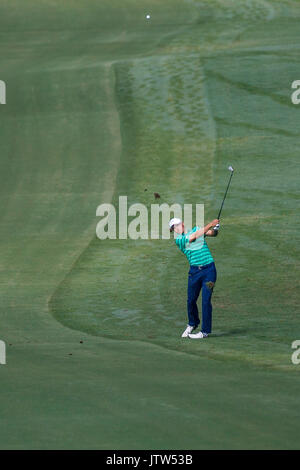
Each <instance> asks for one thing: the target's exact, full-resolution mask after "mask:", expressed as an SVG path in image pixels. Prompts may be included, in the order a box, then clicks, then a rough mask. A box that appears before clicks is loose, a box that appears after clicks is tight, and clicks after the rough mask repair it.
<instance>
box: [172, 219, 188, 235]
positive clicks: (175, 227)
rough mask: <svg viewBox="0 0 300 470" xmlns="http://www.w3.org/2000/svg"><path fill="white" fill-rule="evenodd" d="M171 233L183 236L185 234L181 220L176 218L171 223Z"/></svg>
mask: <svg viewBox="0 0 300 470" xmlns="http://www.w3.org/2000/svg"><path fill="white" fill-rule="evenodd" d="M169 227H170V232H176V233H179V234H182V233H183V232H184V223H183V222H182V220H181V219H178V218H177V217H174V219H171V220H170V222H169Z"/></svg>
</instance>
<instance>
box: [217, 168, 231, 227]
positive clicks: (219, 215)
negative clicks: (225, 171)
mask: <svg viewBox="0 0 300 470" xmlns="http://www.w3.org/2000/svg"><path fill="white" fill-rule="evenodd" d="M232 175H233V171H232V172H231V175H230V178H229V181H228V184H227V188H226V191H225V194H224V197H223V201H222V204H221V207H220V210H219V214H218V217H217V219H220V217H221V212H222V209H223V205H224V201H225V199H226V196H227V192H228V188H229V185H230V182H231V178H232Z"/></svg>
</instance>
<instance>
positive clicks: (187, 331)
mask: <svg viewBox="0 0 300 470" xmlns="http://www.w3.org/2000/svg"><path fill="white" fill-rule="evenodd" d="M195 329H196V327H195V326H190V325H188V326H187V327H186V329H185V330H184V332H183V333H182V335H181V338H187V337H188V336H189V334H190V333H191V332H192V331H194V330H195Z"/></svg>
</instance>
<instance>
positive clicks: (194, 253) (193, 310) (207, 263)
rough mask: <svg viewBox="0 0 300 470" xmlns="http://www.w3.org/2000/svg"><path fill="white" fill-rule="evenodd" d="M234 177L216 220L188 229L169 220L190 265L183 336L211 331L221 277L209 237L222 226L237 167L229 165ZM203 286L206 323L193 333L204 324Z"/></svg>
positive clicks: (194, 336) (214, 234)
mask: <svg viewBox="0 0 300 470" xmlns="http://www.w3.org/2000/svg"><path fill="white" fill-rule="evenodd" d="M228 170H229V171H230V178H229V181H228V184H227V188H226V191H225V195H224V197H223V201H222V204H221V207H220V210H219V214H218V217H217V219H215V220H213V221H212V222H210V223H209V224H207V225H205V227H204V228H199V227H194V228H193V229H192V230H190V231H187V230H186V229H185V227H184V223H183V222H182V220H180V219H177V218H173V219H171V220H170V222H169V227H170V231H171V232H173V231H175V233H176V234H177V237H176V238H175V242H176V245H177V246H178V248H179V249H180V250H181V251H182V252H183V253H184V254H185V255H186V257H187V259H188V261H189V264H190V270H189V277H188V299H187V310H188V325H187V327H186V329H185V330H184V332H183V333H182V335H181V336H182V338H186V337H189V338H206V337H207V336H208V335H209V333H211V324H212V305H211V297H212V293H213V289H214V285H215V282H216V280H217V271H216V267H215V262H214V259H213V257H212V255H211V253H210V251H209V248H208V246H207V243H206V241H205V237H215V236H217V235H218V231H219V228H220V216H221V212H222V209H223V205H224V201H225V199H226V196H227V192H228V189H229V185H230V183H231V179H232V176H233V172H234V169H233V167H232V166H229V167H228ZM201 289H202V324H201V331H199V333H194V334H193V333H192V331H193V330H195V329H196V328H197V327H198V325H199V324H200V320H199V312H198V307H197V300H198V297H199V294H200V291H201Z"/></svg>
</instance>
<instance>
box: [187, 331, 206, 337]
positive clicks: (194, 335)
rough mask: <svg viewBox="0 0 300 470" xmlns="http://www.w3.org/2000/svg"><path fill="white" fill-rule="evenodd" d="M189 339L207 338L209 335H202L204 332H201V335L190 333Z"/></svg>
mask: <svg viewBox="0 0 300 470" xmlns="http://www.w3.org/2000/svg"><path fill="white" fill-rule="evenodd" d="M188 337H189V338H192V339H197V338H207V337H208V334H207V333H202V331H199V333H195V334H190V333H189V335H188Z"/></svg>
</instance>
